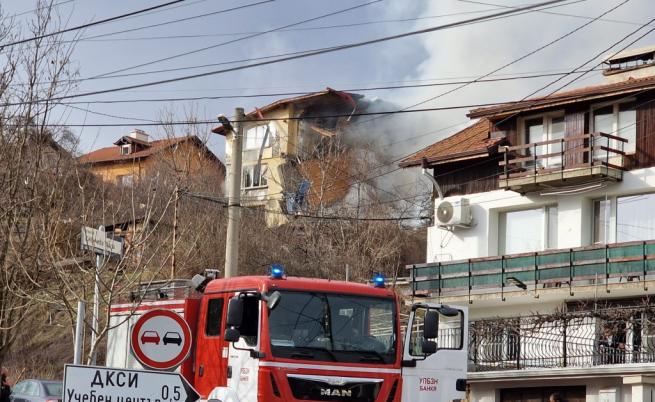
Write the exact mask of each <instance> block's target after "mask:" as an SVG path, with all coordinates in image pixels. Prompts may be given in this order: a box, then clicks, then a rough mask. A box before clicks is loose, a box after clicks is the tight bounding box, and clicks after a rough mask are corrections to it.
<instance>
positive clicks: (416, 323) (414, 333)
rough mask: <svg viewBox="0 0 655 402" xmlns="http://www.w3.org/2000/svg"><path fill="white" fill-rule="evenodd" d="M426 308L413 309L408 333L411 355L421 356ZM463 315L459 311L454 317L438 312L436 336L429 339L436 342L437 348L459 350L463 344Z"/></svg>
mask: <svg viewBox="0 0 655 402" xmlns="http://www.w3.org/2000/svg"><path fill="white" fill-rule="evenodd" d="M427 311H428V309H426V308H417V309H416V310H415V311H414V320H413V321H412V326H411V332H410V334H409V353H410V355H412V356H423V355H424V353H423V325H424V324H423V323H424V322H425V313H426V312H427ZM463 324H464V315H463V313H462V312H461V311H460V313H459V314H458V315H457V316H455V317H446V316H445V315H442V314H439V323H438V324H437V325H438V327H437V338H436V339H430V340H431V341H435V342H436V343H437V349H453V350H459V349H461V348H462V345H463V343H462V342H463V339H464V338H463V336H462V335H463V334H462V328H463Z"/></svg>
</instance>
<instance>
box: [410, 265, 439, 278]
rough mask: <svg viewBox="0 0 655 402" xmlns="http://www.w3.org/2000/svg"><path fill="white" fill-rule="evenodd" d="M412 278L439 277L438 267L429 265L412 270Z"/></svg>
mask: <svg viewBox="0 0 655 402" xmlns="http://www.w3.org/2000/svg"><path fill="white" fill-rule="evenodd" d="M414 276H416V277H421V276H439V266H438V265H430V266H429V267H421V268H414Z"/></svg>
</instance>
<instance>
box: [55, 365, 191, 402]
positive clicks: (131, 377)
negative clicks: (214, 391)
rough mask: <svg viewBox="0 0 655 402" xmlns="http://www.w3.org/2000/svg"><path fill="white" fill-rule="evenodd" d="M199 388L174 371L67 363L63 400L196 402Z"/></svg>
mask: <svg viewBox="0 0 655 402" xmlns="http://www.w3.org/2000/svg"><path fill="white" fill-rule="evenodd" d="M199 398H200V396H199V395H198V392H197V391H196V390H195V389H193V387H192V386H191V385H189V383H188V382H187V381H186V380H185V379H184V377H182V375H180V374H179V373H173V372H161V371H145V370H128V369H118V368H116V369H115V368H109V367H96V366H81V365H73V364H67V365H66V366H65V368H64V394H63V402H195V401H197V400H198V399H199Z"/></svg>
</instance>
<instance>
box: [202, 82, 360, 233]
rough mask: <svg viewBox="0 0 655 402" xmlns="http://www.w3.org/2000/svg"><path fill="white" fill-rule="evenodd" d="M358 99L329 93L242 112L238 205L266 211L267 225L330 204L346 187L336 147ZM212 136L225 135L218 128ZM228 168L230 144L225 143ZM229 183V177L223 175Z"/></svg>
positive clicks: (344, 158)
mask: <svg viewBox="0 0 655 402" xmlns="http://www.w3.org/2000/svg"><path fill="white" fill-rule="evenodd" d="M359 99H361V96H360V95H355V94H348V93H345V92H339V91H335V90H332V89H327V90H325V91H322V92H317V93H313V94H309V95H304V96H299V97H295V98H288V99H282V100H278V101H276V102H273V103H271V104H269V105H266V106H264V107H262V108H259V109H255V110H254V111H252V112H250V113H248V114H247V118H248V119H249V120H252V121H251V122H248V123H247V124H246V126H245V129H244V138H243V162H242V171H241V196H242V204H243V205H246V206H252V207H261V208H264V209H265V210H266V211H267V215H266V219H267V223H268V225H269V226H277V225H281V224H284V223H286V222H288V218H289V216H290V215H293V214H294V213H298V212H299V211H300V210H302V209H303V208H304V207H305V206H307V205H313V206H318V205H330V204H331V203H333V202H335V201H336V200H339V199H341V198H343V197H344V196H345V194H346V193H347V192H348V190H349V188H350V181H349V180H348V177H349V176H350V163H349V154H348V152H347V151H346V148H345V147H342V146H341V144H340V143H339V137H340V134H341V133H342V132H343V130H345V129H346V127H347V126H348V125H349V124H350V119H349V118H348V117H349V115H350V114H352V113H355V112H357V111H358V110H359V107H360V105H359V103H358V100H359ZM213 132H214V133H217V134H222V135H225V134H226V133H225V128H224V127H223V126H218V127H216V128H215V129H214V130H213ZM225 153H226V165H227V167H228V169H229V168H230V164H231V161H230V154H231V142H230V141H227V144H226V152H225ZM228 180H229V177H228Z"/></svg>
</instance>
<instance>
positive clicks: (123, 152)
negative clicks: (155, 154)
mask: <svg viewBox="0 0 655 402" xmlns="http://www.w3.org/2000/svg"><path fill="white" fill-rule="evenodd" d="M131 150H132V145H131V144H126V145H121V155H129V154H130V151H131Z"/></svg>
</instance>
